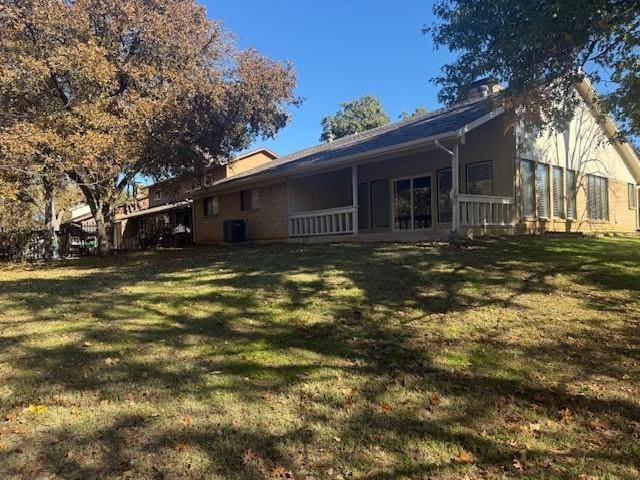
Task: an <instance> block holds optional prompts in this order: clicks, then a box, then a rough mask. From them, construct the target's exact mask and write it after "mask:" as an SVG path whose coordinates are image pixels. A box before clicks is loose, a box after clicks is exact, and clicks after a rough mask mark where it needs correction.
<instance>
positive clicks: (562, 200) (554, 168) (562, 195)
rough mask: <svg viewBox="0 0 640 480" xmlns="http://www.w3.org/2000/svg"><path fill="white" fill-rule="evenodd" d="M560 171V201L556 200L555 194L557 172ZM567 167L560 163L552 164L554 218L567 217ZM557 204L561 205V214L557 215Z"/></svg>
mask: <svg viewBox="0 0 640 480" xmlns="http://www.w3.org/2000/svg"><path fill="white" fill-rule="evenodd" d="M557 171H560V201H559V202H556V196H555V185H556V179H555V172H557ZM564 171H565V169H564V168H563V167H561V166H559V165H551V178H550V180H551V182H550V189H549V190H550V193H551V216H552V217H553V218H554V219H558V220H565V219H566V218H567V210H566V208H565V203H566V202H565V198H566V195H565V176H564ZM556 204H559V205H560V215H556Z"/></svg>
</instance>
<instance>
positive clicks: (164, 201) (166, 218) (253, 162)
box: [114, 148, 277, 249]
mask: <svg viewBox="0 0 640 480" xmlns="http://www.w3.org/2000/svg"><path fill="white" fill-rule="evenodd" d="M275 158H277V155H276V154H275V153H273V152H272V151H270V150H268V149H266V148H261V149H258V150H254V151H251V152H248V153H245V154H243V155H240V156H238V157H235V158H233V159H231V160H230V161H229V162H228V163H226V164H224V165H212V166H210V167H207V168H206V169H205V171H204V176H203V178H202V179H199V178H195V177H194V176H192V175H183V176H181V177H179V178H176V179H170V180H166V181H163V182H158V183H155V184H153V185H150V186H149V187H148V193H147V196H146V197H145V198H144V199H140V200H141V201H139V202H136V206H133V207H132V206H131V205H123V206H121V207H120V208H119V209H118V211H117V212H116V222H115V231H114V245H115V248H119V249H133V248H144V247H147V246H152V245H157V244H162V245H164V246H186V245H190V244H191V243H192V242H193V229H194V226H193V215H192V197H193V195H194V194H196V193H197V192H198V191H199V190H200V189H201V188H203V187H204V188H207V187H209V186H211V185H213V184H214V183H215V182H217V181H221V180H223V179H225V178H228V177H230V176H232V175H236V174H239V173H242V172H244V171H246V170H250V169H253V168H256V167H258V166H260V165H264V164H265V163H268V162H271V161H273V160H274V159H275Z"/></svg>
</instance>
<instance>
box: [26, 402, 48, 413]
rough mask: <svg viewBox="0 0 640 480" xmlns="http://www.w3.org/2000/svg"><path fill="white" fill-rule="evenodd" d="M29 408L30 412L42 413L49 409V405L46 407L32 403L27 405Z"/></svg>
mask: <svg viewBox="0 0 640 480" xmlns="http://www.w3.org/2000/svg"><path fill="white" fill-rule="evenodd" d="M27 410H28V411H29V412H30V413H35V414H37V415H42V414H43V413H44V412H46V411H47V407H45V406H44V405H34V404H31V405H29V406H28V407H27Z"/></svg>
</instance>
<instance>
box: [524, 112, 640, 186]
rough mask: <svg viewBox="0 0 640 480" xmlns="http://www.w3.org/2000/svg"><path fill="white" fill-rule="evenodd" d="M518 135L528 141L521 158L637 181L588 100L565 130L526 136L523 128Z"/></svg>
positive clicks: (581, 172)
mask: <svg viewBox="0 0 640 480" xmlns="http://www.w3.org/2000/svg"><path fill="white" fill-rule="evenodd" d="M518 139H519V141H521V142H525V143H526V144H527V145H526V147H525V148H524V150H523V151H522V150H521V151H520V153H519V156H520V157H521V158H526V159H530V160H536V161H538V162H545V163H549V164H551V165H557V166H560V167H563V168H567V169H571V170H576V171H578V172H579V174H580V176H583V175H585V174H595V175H601V176H603V177H607V178H614V179H617V180H620V181H623V182H629V183H635V181H634V179H633V176H632V175H631V172H629V169H628V168H627V166H626V165H625V163H624V161H623V160H622V158H621V157H620V155H619V154H618V152H617V151H616V149H615V147H614V146H613V145H612V144H611V143H610V142H609V141H608V139H607V137H606V136H605V135H604V132H603V131H602V128H601V127H600V126H599V125H598V123H597V121H596V119H595V118H594V116H593V114H592V113H591V112H590V110H589V108H588V107H587V106H586V105H585V104H582V105H581V106H580V107H578V109H577V111H576V114H575V116H574V118H573V120H572V121H571V124H570V125H569V127H568V128H567V130H565V131H564V132H562V133H559V134H556V133H554V134H551V135H550V134H549V132H544V133H543V134H542V135H540V136H533V135H530V136H529V137H528V138H526V139H525V136H524V135H523V133H522V129H519V131H518Z"/></svg>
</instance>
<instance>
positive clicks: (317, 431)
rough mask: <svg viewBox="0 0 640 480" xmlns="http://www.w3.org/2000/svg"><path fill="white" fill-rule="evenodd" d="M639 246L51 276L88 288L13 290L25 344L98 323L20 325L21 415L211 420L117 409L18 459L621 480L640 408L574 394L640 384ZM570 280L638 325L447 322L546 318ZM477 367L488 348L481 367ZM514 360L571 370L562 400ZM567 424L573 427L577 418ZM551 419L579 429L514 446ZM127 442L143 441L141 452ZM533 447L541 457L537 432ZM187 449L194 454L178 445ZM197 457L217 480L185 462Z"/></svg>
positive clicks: (475, 246)
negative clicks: (56, 339)
mask: <svg viewBox="0 0 640 480" xmlns="http://www.w3.org/2000/svg"><path fill="white" fill-rule="evenodd" d="M637 250H638V242H636V241H616V242H615V243H613V242H610V241H593V240H582V239H548V238H544V239H543V238H527V239H509V240H485V241H478V242H472V243H463V244H454V245H452V246H448V247H433V246H426V245H425V246H415V245H385V244H380V245H331V246H330V245H318V246H286V247H283V246H277V247H275V246H274V247H263V248H255V249H229V250H225V249H193V250H189V251H178V252H175V251H171V252H145V253H143V254H138V255H124V256H119V257H116V258H110V259H87V260H82V261H79V262H76V263H74V264H71V265H65V264H60V265H58V266H55V267H53V268H52V269H53V270H56V269H59V270H60V271H61V272H64V271H65V270H66V269H68V268H72V269H74V270H78V271H80V272H82V273H83V274H85V275H84V276H81V277H80V278H79V279H77V280H75V279H73V278H64V279H58V278H40V277H38V271H36V272H35V273H34V278H30V279H26V280H19V281H3V282H0V285H1V288H2V292H3V293H2V295H3V296H4V300H3V302H2V304H3V305H4V306H5V309H6V307H7V306H8V307H9V308H14V309H23V310H26V311H28V312H29V318H30V320H28V321H24V323H23V321H21V327H20V328H22V329H28V328H29V327H28V324H27V323H26V322H33V324H34V325H45V326H46V324H47V323H51V324H55V322H57V321H59V319H60V318H72V319H77V317H78V316H79V315H86V316H88V317H90V319H89V320H86V321H80V322H78V323H77V325H76V324H74V327H73V328H72V329H71V333H72V334H73V341H71V342H69V341H65V342H63V343H62V344H60V345H49V344H47V345H44V346H43V345H39V344H38V342H35V343H34V342H33V341H31V340H30V338H29V335H28V334H26V333H25V332H23V331H21V332H20V333H17V334H15V335H13V334H12V332H11V328H12V327H13V326H15V323H14V322H12V320H11V319H9V318H6V319H3V320H1V321H0V322H1V323H2V328H3V329H4V332H3V334H2V337H0V338H1V340H2V343H3V346H5V348H4V349H3V352H2V353H1V354H0V360H1V361H2V362H4V363H6V364H9V365H10V366H11V368H12V372H13V376H12V377H11V378H8V379H7V382H8V384H9V385H10V387H11V389H12V391H13V394H12V396H11V397H10V400H9V402H7V403H8V404H7V405H3V409H2V410H3V413H5V414H6V413H7V412H10V411H12V410H16V409H20V408H22V407H24V406H26V405H27V404H28V403H29V402H30V401H35V400H32V399H36V398H37V399H41V400H40V401H43V402H45V403H47V404H49V405H51V408H53V409H55V408H56V398H57V397H56V395H62V396H64V395H69V394H72V395H75V396H79V397H82V396H83V395H94V396H95V398H96V400H95V405H93V406H92V408H95V409H97V411H98V412H99V411H100V409H101V403H100V402H101V401H106V402H109V403H111V404H116V405H121V404H126V402H127V396H131V397H132V398H135V399H136V400H137V401H139V402H142V404H145V405H147V404H148V405H147V407H149V408H151V406H149V405H152V406H153V408H161V406H162V405H163V404H165V403H166V404H169V403H170V402H172V401H176V399H186V400H185V403H186V404H187V405H189V406H190V407H189V408H192V409H195V410H197V409H198V408H205V410H206V414H202V413H200V414H199V413H194V414H193V415H194V417H196V418H198V420H199V421H200V426H199V427H197V428H196V427H193V428H185V426H184V425H179V421H177V420H175V419H173V420H171V422H167V421H166V419H164V417H161V418H160V419H158V418H156V417H154V416H153V415H151V416H150V414H149V411H148V410H145V409H143V410H142V411H141V412H139V413H136V414H135V415H132V414H130V413H126V409H124V411H123V410H122V409H119V410H117V411H116V412H114V413H113V418H109V414H108V413H107V412H108V410H106V411H105V414H104V416H103V418H101V420H100V421H99V422H98V423H99V424H100V428H95V429H91V428H89V429H83V428H80V427H78V426H76V427H75V428H74V427H72V428H71V430H69V427H68V426H66V427H55V426H50V427H47V428H45V429H42V430H39V431H35V432H30V433H29V434H28V435H26V436H25V437H24V438H23V441H27V440H28V441H30V442H32V445H31V447H27V446H22V447H20V449H22V450H26V449H29V448H35V449H36V450H35V451H33V452H31V453H32V455H33V457H34V459H35V462H36V463H37V464H39V465H41V466H42V467H43V468H44V469H46V471H49V472H53V473H57V474H59V475H63V476H64V478H74V476H75V478H86V477H88V476H98V477H104V478H111V477H113V478H116V477H117V476H118V475H120V474H123V473H124V472H127V471H133V472H136V474H137V475H139V476H142V477H157V478H165V477H166V478H175V477H179V476H184V477H188V476H192V477H196V478H198V477H200V476H204V475H205V473H206V474H210V473H212V472H214V473H217V474H220V475H223V476H227V477H233V478H268V477H272V476H276V474H280V473H283V472H285V471H286V472H289V471H290V472H293V474H294V475H295V476H296V478H297V477H299V476H302V477H303V476H304V475H306V474H309V475H312V476H314V477H321V478H322V477H324V476H326V477H327V478H329V477H331V475H329V474H328V473H327V472H328V471H329V469H330V468H331V469H333V471H334V472H335V474H337V473H340V474H341V475H343V476H347V475H348V474H349V473H351V474H352V475H354V476H357V477H366V478H397V477H400V476H406V477H425V478H426V477H427V476H436V477H438V476H442V477H446V476H447V475H458V474H460V475H462V474H463V473H469V474H471V475H481V474H483V475H484V474H487V475H492V474H495V475H498V474H500V472H504V471H505V470H506V471H511V472H512V473H514V474H515V473H521V474H523V475H525V474H526V475H527V476H528V478H567V479H568V478H575V477H576V471H577V470H574V466H575V468H576V469H579V468H581V465H583V464H584V465H587V466H588V467H589V466H591V467H592V466H594V465H598V464H604V463H607V465H609V466H610V468H612V469H614V470H615V471H616V472H617V473H620V474H621V476H622V475H624V474H625V472H630V471H631V470H630V468H633V467H637V466H638V465H637V459H636V458H634V456H633V455H632V454H633V451H631V454H630V453H629V450H628V447H626V445H627V443H630V442H631V441H632V439H633V435H634V434H637V433H638V432H637V430H636V429H638V422H640V409H639V406H638V404H637V402H633V401H629V400H628V399H626V398H619V396H611V395H600V394H598V393H593V392H586V393H585V392H575V391H571V390H570V389H568V388H567V385H570V384H572V383H577V382H585V381H589V380H591V379H593V378H599V377H602V376H604V377H607V378H609V377H619V376H622V375H623V374H624V373H625V372H621V371H620V366H621V365H624V366H628V365H631V367H630V368H632V369H633V368H635V370H629V371H627V374H628V375H636V374H638V373H640V372H638V367H637V360H638V348H637V346H638V338H639V336H640V332H639V330H638V325H639V321H638V314H637V310H633V309H631V308H626V309H625V308H624V307H623V306H621V305H620V302H619V301H615V300H612V297H613V298H614V299H615V298H617V296H618V295H623V296H625V295H626V297H625V298H627V300H629V301H633V302H636V301H637V300H638V297H637V292H638V290H640V279H639V278H638V268H639V267H640V259H639V256H638V253H637ZM614 264H615V265H618V267H615V266H613V267H612V265H614ZM87 272H88V273H87ZM558 276H571V278H572V279H573V281H574V284H572V288H575V286H576V285H577V288H579V289H580V291H579V292H578V293H579V294H582V293H583V292H582V289H586V290H588V292H589V296H588V298H584V299H582V298H580V299H578V300H579V301H580V303H581V305H583V307H584V308H585V311H586V312H587V313H588V312H592V315H593V317H594V318H597V317H598V315H599V314H600V313H601V312H604V311H607V312H609V313H610V314H612V315H620V316H622V315H626V316H627V322H623V324H622V325H616V326H615V327H613V328H611V327H610V326H609V325H608V324H607V323H604V324H600V325H598V324H595V326H594V325H592V324H589V325H588V327H589V328H587V327H585V325H576V330H575V335H576V336H577V337H579V338H580V342H578V343H575V344H574V343H571V342H568V341H567V338H566V337H562V338H547V339H544V340H545V341H544V342H542V341H541V342H538V343H533V344H531V342H524V341H521V339H515V340H513V339H512V340H509V341H506V340H504V339H500V338H495V331H493V330H491V329H490V328H489V329H488V330H487V332H483V331H482V327H481V326H478V327H474V326H470V327H469V328H470V330H474V328H476V329H477V331H474V332H473V333H470V334H469V335H467V334H466V333H465V331H464V330H462V331H461V332H460V333H459V335H458V338H456V337H455V336H452V335H449V334H447V333H446V330H438V331H436V327H438V328H439V326H438V325H430V324H429V323H428V322H438V321H441V322H443V324H445V326H446V324H448V323H450V322H451V321H450V320H449V318H450V317H451V316H453V317H455V316H462V318H465V319H467V321H473V318H474V316H475V312H476V311H478V310H479V309H480V310H481V309H483V308H496V309H502V310H509V309H511V310H513V311H515V312H516V315H517V314H519V313H522V312H525V313H527V311H529V310H531V309H535V305H531V304H530V303H526V302H524V303H523V302H521V301H520V300H521V299H522V298H523V297H525V296H527V295H531V294H538V295H553V294H554V293H555V292H556V291H557V288H558V287H557V285H556V283H555V281H554V280H555V279H556V277H558ZM567 294H568V295H569V296H570V295H572V294H576V293H575V292H571V291H569V292H567ZM0 298H1V297H0ZM309 312H313V313H314V316H313V318H311V319H309V318H308V315H309ZM416 313H417V314H418V315H419V316H418V317H416ZM532 314H534V315H535V314H536V312H535V311H534V312H532ZM453 317H451V318H453ZM483 321H484V320H483ZM549 321H553V320H552V319H550V320H549ZM516 322H517V319H516ZM510 325H511V324H509V326H510ZM52 328H54V327H52ZM434 332H435V333H436V335H435V336H434V335H432V333H434ZM492 335H493V337H492ZM450 351H453V352H463V353H464V352H466V353H468V354H469V358H471V360H475V362H476V364H471V365H466V366H464V365H462V366H450V365H446V364H444V365H443V364H442V362H441V358H442V356H443V355H444V356H445V357H446V354H448V353H450ZM486 351H488V352H489V353H486ZM469 352H470V353H469ZM478 352H485V353H483V354H479V356H477V358H474V356H473V354H478ZM492 355H493V357H492ZM509 355H514V357H518V358H520V359H524V363H525V364H526V360H527V359H529V360H530V363H531V365H534V367H532V369H533V370H534V371H535V372H534V373H538V374H540V375H542V376H544V373H545V367H544V366H545V365H549V366H550V367H551V366H555V367H559V366H560V367H563V368H566V374H565V375H564V376H563V379H562V382H560V383H559V382H555V381H550V382H549V381H541V380H540V378H539V377H529V376H527V375H524V376H522V375H518V374H517V372H516V373H512V372H511V371H509V370H508V368H506V366H505V365H503V363H508V362H510V358H509ZM109 359H110V360H111V362H110V363H106V362H107V361H108V360H109ZM634 361H636V364H635V367H633V362H634ZM520 367H521V366H520ZM492 369H495V371H494V370H492ZM536 369H537V370H536ZM515 371H516V370H515V369H514V372H515ZM212 379H213V380H212ZM345 392H346V393H345ZM217 395H221V396H222V398H223V399H224V401H218V400H216V396H217ZM274 398H275V399H276V400H274ZM229 402H233V403H234V405H230V403H229ZM147 407H145V408H147ZM60 408H63V405H60ZM105 408H106V407H105ZM234 409H237V410H238V411H239V412H240V413H238V412H236V411H235V410H234ZM179 411H180V408H178V407H174V408H173V410H171V412H170V415H169V416H170V417H171V418H173V417H175V416H179V413H178V412H179ZM230 411H232V412H233V413H229V412H230ZM251 412H256V413H255V418H256V420H255V422H252V419H251V417H252V415H254V414H253V413H251ZM562 412H571V413H570V415H571V417H572V418H571V419H566V418H565V419H564V420H563V419H562ZM280 415H282V416H284V417H286V416H291V417H292V418H293V420H292V421H291V424H290V425H288V426H287V427H286V428H285V427H284V426H282V425H279V426H277V427H272V426H270V422H271V420H270V416H276V417H277V416H280ZM510 415H511V417H510ZM227 417H229V418H227ZM503 417H504V418H503ZM600 418H605V419H606V425H607V430H606V432H603V433H602V435H605V433H606V435H607V436H608V437H607V438H608V443H605V444H602V445H600V446H598V445H591V447H590V448H589V447H585V446H584V445H583V442H584V441H585V440H586V439H589V440H590V439H591V436H592V435H591V432H590V430H593V428H590V427H589V426H586V427H585V424H588V422H589V421H592V420H593V419H600ZM540 419H548V420H553V421H555V422H556V423H558V422H560V423H562V421H566V422H568V425H567V426H566V427H565V428H566V429H567V430H570V431H572V433H569V434H564V433H562V432H560V433H558V432H553V433H552V432H549V433H540V432H539V431H536V430H534V431H533V432H525V433H523V432H522V431H520V430H515V431H511V430H510V429H511V428H512V427H514V426H516V427H518V428H521V427H522V425H524V426H525V427H526V425H527V424H530V423H532V424H534V425H535V424H537V423H539V422H540V421H542V420H540ZM276 423H277V422H276ZM132 424H133V425H134V427H131V425H132ZM176 424H178V426H176ZM128 428H134V430H133V432H134V433H130V434H129V437H130V436H133V437H135V439H136V440H133V441H131V439H130V438H129V437H126V436H123V435H121V434H122V431H123V430H126V429H128ZM599 428H600V426H599V425H598V428H597V429H599ZM487 429H495V432H490V433H487V432H486V430H487ZM596 433H598V432H596ZM528 434H531V435H532V438H531V439H529V443H531V445H529V446H526V442H525V440H522V439H521V438H520V437H526V435H528ZM556 434H557V435H558V436H559V438H558V439H553V438H552V437H553V435H556ZM541 436H542V437H544V438H546V439H547V441H542V439H541V438H539V437H541ZM125 437H126V438H125ZM512 437H516V438H517V439H518V440H517V441H513V438H512ZM48 438H55V439H58V440H57V441H56V443H55V446H49V447H47V446H46V445H47V442H48V440H47V439H48ZM510 438H511V440H510ZM336 439H338V440H336ZM127 442H130V443H131V445H129V446H128V448H129V450H130V453H129V455H128V456H126V458H123V454H122V451H123V445H124V446H126V445H127ZM181 442H184V443H185V444H187V442H188V445H189V447H188V451H186V452H185V451H181V450H180V449H179V448H177V449H176V445H180V444H181ZM572 442H573V443H574V444H573V445H571V443H572ZM568 443H569V444H570V446H569V448H567V444H568ZM96 445H99V448H98V450H99V451H100V452H99V454H98V455H97V460H95V461H94V462H87V461H86V459H81V458H80V459H79V458H73V457H72V458H68V455H67V453H68V451H69V449H75V450H77V451H78V452H86V451H88V450H92V449H95V448H96V447H95V446H96ZM563 447H564V448H563ZM185 448H186V447H185ZM523 449H526V450H527V458H526V461H525V459H524V458H521V455H522V450H523ZM461 450H464V451H467V452H469V453H470V455H471V458H472V460H469V461H467V459H466V457H460V451H461ZM196 453H198V455H201V456H202V457H204V458H208V459H210V463H206V462H204V463H201V464H197V461H196V464H194V465H192V464H190V463H189V461H187V460H184V458H182V457H185V456H186V457H189V456H190V455H195V456H197V455H196ZM4 455H5V456H4V459H0V467H2V468H5V469H6V470H7V471H9V472H12V473H15V474H17V473H20V469H21V468H23V465H24V463H21V462H24V459H22V460H20V457H21V455H22V453H20V452H19V451H11V452H9V453H5V454H4ZM136 456H137V457H138V458H137V459H136V458H135V457H136ZM130 457H131V458H130ZM140 457H142V458H148V459H150V461H149V463H148V464H145V463H144V462H140V461H139V460H140ZM378 457H379V458H378ZM514 459H520V460H518V461H519V462H520V463H519V465H522V466H523V468H526V470H525V471H524V472H523V471H521V470H519V469H518V468H516V467H517V466H518V464H515V463H514ZM201 461H202V459H201ZM3 464H4V466H3ZM279 467H282V469H284V470H282V471H281V470H277V468H279ZM605 468H606V467H605ZM616 469H617V470H616ZM274 472H275V473H274ZM354 472H355V473H354ZM134 476H135V475H134ZM438 478H439V477H438Z"/></svg>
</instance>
